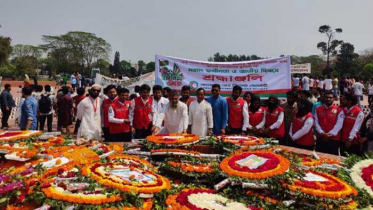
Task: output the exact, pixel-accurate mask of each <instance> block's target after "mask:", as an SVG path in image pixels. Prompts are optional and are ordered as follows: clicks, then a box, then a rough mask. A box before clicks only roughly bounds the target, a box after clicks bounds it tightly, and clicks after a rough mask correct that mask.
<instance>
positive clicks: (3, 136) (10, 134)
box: [0, 131, 41, 141]
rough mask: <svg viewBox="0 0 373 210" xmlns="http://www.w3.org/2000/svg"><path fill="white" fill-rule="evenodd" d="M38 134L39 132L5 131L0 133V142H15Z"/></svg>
mask: <svg viewBox="0 0 373 210" xmlns="http://www.w3.org/2000/svg"><path fill="white" fill-rule="evenodd" d="M40 134H41V131H5V132H3V133H0V141H16V140H20V139H27V138H30V137H32V136H36V135H40Z"/></svg>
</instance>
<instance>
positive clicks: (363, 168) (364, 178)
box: [350, 159, 373, 198]
mask: <svg viewBox="0 0 373 210" xmlns="http://www.w3.org/2000/svg"><path fill="white" fill-rule="evenodd" d="M350 176H351V179H352V181H353V182H354V183H355V185H356V186H357V187H358V188H361V189H364V190H366V191H367V192H368V194H369V195H370V196H371V197H372V198H373V160H372V159H366V160H362V161H359V162H357V163H356V164H355V165H354V166H353V167H352V168H351V173H350Z"/></svg>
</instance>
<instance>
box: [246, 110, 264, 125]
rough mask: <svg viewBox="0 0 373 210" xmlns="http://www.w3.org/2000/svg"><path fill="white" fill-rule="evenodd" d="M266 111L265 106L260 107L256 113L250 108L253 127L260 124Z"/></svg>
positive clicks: (250, 119)
mask: <svg viewBox="0 0 373 210" xmlns="http://www.w3.org/2000/svg"><path fill="white" fill-rule="evenodd" d="M264 112H265V108H264V107H260V108H259V109H258V111H256V112H255V113H253V112H250V108H249V123H250V125H251V126H253V127H256V126H257V125H259V123H260V122H262V120H263V118H264Z"/></svg>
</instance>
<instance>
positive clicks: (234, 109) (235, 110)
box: [227, 97, 245, 128]
mask: <svg viewBox="0 0 373 210" xmlns="http://www.w3.org/2000/svg"><path fill="white" fill-rule="evenodd" d="M227 102H228V126H229V127H231V128H242V126H243V115H242V112H243V105H244V104H245V100H243V98H241V97H239V98H238V99H237V100H236V101H233V99H232V97H227Z"/></svg>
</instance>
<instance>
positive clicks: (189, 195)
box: [166, 188, 260, 210]
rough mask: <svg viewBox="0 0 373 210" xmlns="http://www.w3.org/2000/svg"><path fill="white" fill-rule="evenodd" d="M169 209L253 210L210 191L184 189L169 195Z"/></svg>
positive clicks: (255, 209)
mask: <svg viewBox="0 0 373 210" xmlns="http://www.w3.org/2000/svg"><path fill="white" fill-rule="evenodd" d="M166 204H167V205H168V208H167V209H170V210H171V209H176V210H177V209H183V210H202V209H227V210H228V209H252V210H259V209H260V208H256V207H248V206H246V205H245V204H243V203H239V202H235V201H230V200H229V199H227V198H225V197H223V196H221V195H219V194H216V192H215V191H214V190H210V189H200V188H196V189H184V190H182V191H181V192H180V193H178V194H173V195H169V196H168V197H167V199H166Z"/></svg>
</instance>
